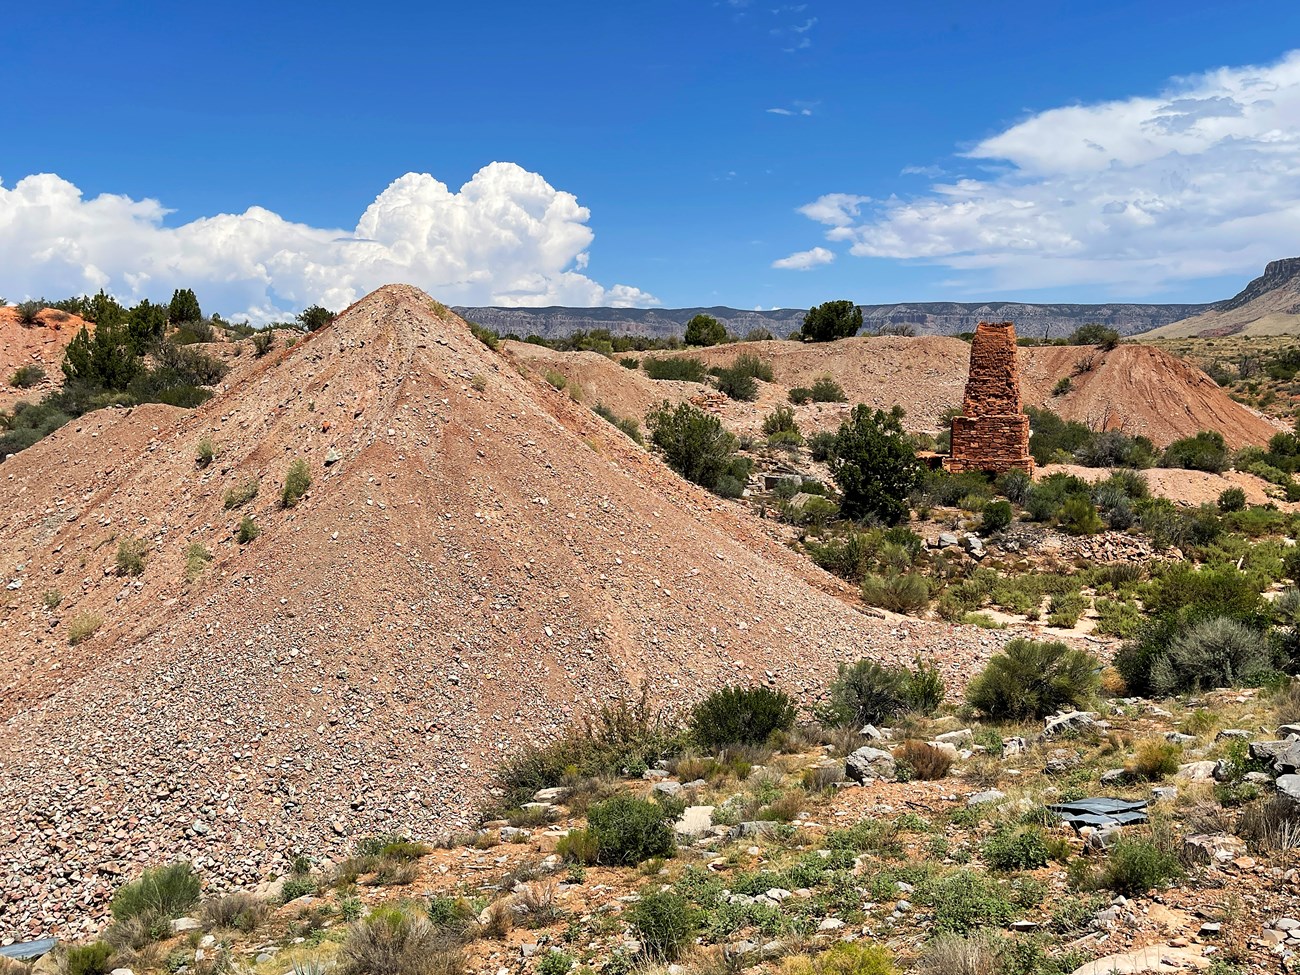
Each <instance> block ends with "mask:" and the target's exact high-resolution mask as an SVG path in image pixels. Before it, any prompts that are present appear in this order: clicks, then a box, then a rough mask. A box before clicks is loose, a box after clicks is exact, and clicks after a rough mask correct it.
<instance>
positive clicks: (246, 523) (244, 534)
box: [235, 515, 262, 545]
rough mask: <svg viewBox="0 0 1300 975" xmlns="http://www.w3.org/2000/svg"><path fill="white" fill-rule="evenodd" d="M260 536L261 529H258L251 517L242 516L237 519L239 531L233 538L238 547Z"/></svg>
mask: <svg viewBox="0 0 1300 975" xmlns="http://www.w3.org/2000/svg"><path fill="white" fill-rule="evenodd" d="M260 534H262V529H261V528H260V527H258V524H257V522H255V521H254V520H253V519H252V518H251V517H249V516H248V515H244V517H242V518H240V519H239V530H238V531H237V532H236V533H235V538H236V539H238V541H239V544H240V545H247V544H248V543H249V542H251V541H253V540H254V539H255V538H257V536H258V535H260Z"/></svg>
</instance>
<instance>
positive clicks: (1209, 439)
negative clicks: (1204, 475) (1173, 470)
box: [1164, 430, 1230, 474]
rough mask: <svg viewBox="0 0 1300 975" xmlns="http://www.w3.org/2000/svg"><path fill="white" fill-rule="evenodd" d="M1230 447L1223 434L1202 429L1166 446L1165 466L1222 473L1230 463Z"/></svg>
mask: <svg viewBox="0 0 1300 975" xmlns="http://www.w3.org/2000/svg"><path fill="white" fill-rule="evenodd" d="M1229 460H1230V458H1229V456H1228V447H1227V444H1226V443H1224V440H1223V434H1221V433H1219V432H1217V431H1215V430H1202V431H1201V432H1200V433H1198V434H1196V436H1194V437H1184V438H1183V439H1182V440H1175V441H1174V442H1173V443H1171V444H1170V445H1169V446H1168V447H1166V448H1165V456H1164V466H1165V467H1182V468H1186V469H1187V470H1192V471H1209V472H1210V473H1211V474H1221V473H1223V471H1224V470H1225V469H1226V468H1227V466H1228V463H1229Z"/></svg>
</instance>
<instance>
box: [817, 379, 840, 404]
mask: <svg viewBox="0 0 1300 975" xmlns="http://www.w3.org/2000/svg"><path fill="white" fill-rule="evenodd" d="M808 398H809V399H811V400H812V401H813V402H814V403H845V402H847V401H848V397H847V396H845V395H844V387H843V386H841V385H840V384H839V383H837V382H836V381H835V380H834V379H832V378H831V377H830V376H819V377H818V378H817V379H816V380H814V381H813V384H812V386H810V387H809V389H808Z"/></svg>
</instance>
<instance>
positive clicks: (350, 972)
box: [337, 905, 465, 975]
mask: <svg viewBox="0 0 1300 975" xmlns="http://www.w3.org/2000/svg"><path fill="white" fill-rule="evenodd" d="M457 940H458V939H457V937H456V936H455V935H453V934H451V933H449V932H447V931H444V930H441V929H439V928H438V927H437V926H435V925H434V924H433V923H432V922H430V921H429V919H428V918H427V917H423V916H421V915H420V914H417V913H415V911H414V910H413V909H411V908H407V907H404V906H401V905H383V906H380V907H376V908H375V909H374V910H372V911H371V912H370V913H369V914H368V915H367V916H366V917H365V919H364V920H360V921H356V922H355V923H353V924H351V925H350V926H349V927H348V930H347V936H346V937H345V938H344V940H343V943H342V945H340V947H339V951H338V967H337V971H338V972H339V975H459V973H460V972H461V971H463V970H464V966H465V961H464V957H463V955H462V953H461V950H460V947H459V945H458V943H457Z"/></svg>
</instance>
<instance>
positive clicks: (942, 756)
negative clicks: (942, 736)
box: [894, 738, 952, 781]
mask: <svg viewBox="0 0 1300 975" xmlns="http://www.w3.org/2000/svg"><path fill="white" fill-rule="evenodd" d="M894 760H895V761H896V762H898V764H899V765H900V766H902V770H901V771H900V774H899V778H900V779H901V778H904V777H907V778H910V779H921V780H923V781H930V780H932V779H942V778H943V777H944V776H945V775H947V774H948V770H949V769H951V768H952V756H951V755H949V754H948V753H947V752H946V751H944V750H943V749H941V748H935V747H934V746H933V745H931V744H929V743H928V742H924V741H919V740H917V739H915V738H909V739H908V740H907V741H905V742H903V743H902V744H901V745H899V746H898V747H897V748H896V749H894Z"/></svg>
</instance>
